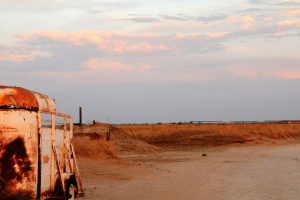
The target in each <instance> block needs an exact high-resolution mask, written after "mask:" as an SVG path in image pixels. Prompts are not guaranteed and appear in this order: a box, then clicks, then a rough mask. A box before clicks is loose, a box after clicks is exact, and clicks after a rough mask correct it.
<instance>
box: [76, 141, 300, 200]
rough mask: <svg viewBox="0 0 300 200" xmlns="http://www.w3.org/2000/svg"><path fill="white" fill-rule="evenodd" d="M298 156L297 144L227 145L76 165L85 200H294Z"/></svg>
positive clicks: (299, 191)
mask: <svg viewBox="0 0 300 200" xmlns="http://www.w3.org/2000/svg"><path fill="white" fill-rule="evenodd" d="M299 152H300V144H285V145H261V146H231V147H229V146H227V147H210V148H205V149H204V148H202V149H197V150H195V149H194V150H188V151H180V150H172V151H163V152H159V153H155V154H153V153H152V154H148V155H134V154H126V155H122V156H121V157H122V159H120V160H114V161H111V160H110V161H101V160H90V159H87V158H81V159H80V161H79V164H80V169H81V173H82V176H83V183H84V186H85V193H86V197H85V199H122V200H127V199H128V200H129V199H130V200H135V199H139V200H140V199H143V200H147V199H170V200H176V199H189V200H192V199H197V200H199V199H203V200H206V199H209V200H222V199H228V200H235V199H236V200H243V199H247V200H251V199H253V200H260V199H262V200H266V199H268V200H273V199H278V200H279V199H280V200H284V199H288V200H293V199H299V198H300V153H299ZM203 153H206V154H207V156H206V157H204V156H202V154H203Z"/></svg>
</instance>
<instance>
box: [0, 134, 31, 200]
mask: <svg viewBox="0 0 300 200" xmlns="http://www.w3.org/2000/svg"><path fill="white" fill-rule="evenodd" d="M1 149H2V150H1V152H2V153H1V154H2V156H1V158H0V167H1V168H0V169H1V172H0V195H1V199H32V197H33V194H32V191H28V190H24V189H20V188H16V185H18V184H23V183H26V181H29V180H30V177H29V175H30V172H31V171H32V166H31V161H30V160H29V157H28V155H27V151H26V148H25V144H24V140H23V138H16V139H15V140H13V141H12V142H10V143H9V144H7V145H5V146H4V145H3V146H1Z"/></svg>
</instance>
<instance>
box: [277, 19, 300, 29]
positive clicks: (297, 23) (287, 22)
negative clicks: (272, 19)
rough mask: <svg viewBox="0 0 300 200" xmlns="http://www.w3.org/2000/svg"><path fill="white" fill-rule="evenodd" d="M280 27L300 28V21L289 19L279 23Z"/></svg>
mask: <svg viewBox="0 0 300 200" xmlns="http://www.w3.org/2000/svg"><path fill="white" fill-rule="evenodd" d="M278 25H279V26H282V27H290V26H292V27H300V20H297V19H287V20H282V21H279V22H278Z"/></svg>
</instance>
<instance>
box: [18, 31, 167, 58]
mask: <svg viewBox="0 0 300 200" xmlns="http://www.w3.org/2000/svg"><path fill="white" fill-rule="evenodd" d="M19 37H20V38H21V39H23V40H25V41H28V42H29V41H37V40H41V39H50V40H52V41H58V42H67V43H71V44H73V45H75V46H82V45H85V44H93V45H96V46H97V47H98V49H99V50H101V51H104V52H110V53H116V54H128V53H157V52H161V51H172V49H171V48H170V47H168V46H166V45H164V44H162V43H160V44H153V43H151V41H148V40H147V38H149V36H148V35H144V36H143V35H134V34H121V33H107V32H106V33H105V32H97V31H81V32H38V33H33V34H30V35H24V34H22V35H19ZM132 38H138V39H139V41H134V40H133V39H132Z"/></svg>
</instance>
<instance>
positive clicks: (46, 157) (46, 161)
mask: <svg viewBox="0 0 300 200" xmlns="http://www.w3.org/2000/svg"><path fill="white" fill-rule="evenodd" d="M49 160H50V158H49V156H48V155H45V156H43V164H46V163H48V162H49Z"/></svg>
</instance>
